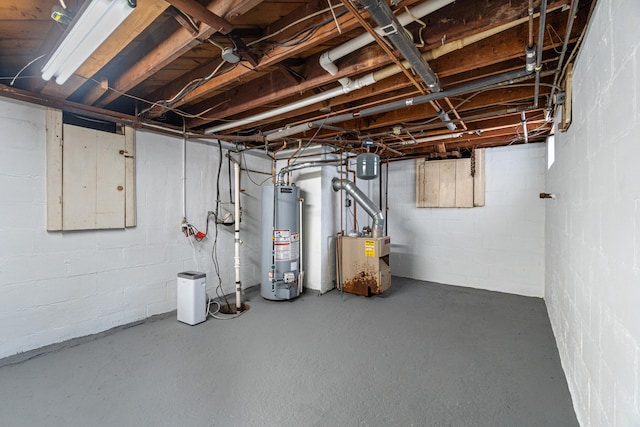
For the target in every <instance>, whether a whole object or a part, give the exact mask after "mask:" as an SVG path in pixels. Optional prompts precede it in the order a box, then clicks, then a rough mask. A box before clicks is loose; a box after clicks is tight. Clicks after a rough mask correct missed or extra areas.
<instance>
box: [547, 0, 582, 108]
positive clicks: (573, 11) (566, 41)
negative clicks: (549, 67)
mask: <svg viewBox="0 0 640 427" xmlns="http://www.w3.org/2000/svg"><path fill="white" fill-rule="evenodd" d="M578 1H579V0H574V1H573V2H572V4H571V11H570V12H569V18H568V21H567V29H566V32H565V34H564V41H563V43H562V53H561V54H560V59H559V60H558V66H557V67H556V73H555V76H554V77H553V86H551V94H550V95H549V102H548V104H547V108H549V107H550V106H551V103H552V102H553V95H554V94H555V92H556V85H557V84H558V78H559V77H560V71H561V70H562V65H563V63H564V56H565V55H566V53H567V47H568V46H569V38H570V37H571V30H572V28H573V21H574V18H575V17H576V14H577V13H578Z"/></svg>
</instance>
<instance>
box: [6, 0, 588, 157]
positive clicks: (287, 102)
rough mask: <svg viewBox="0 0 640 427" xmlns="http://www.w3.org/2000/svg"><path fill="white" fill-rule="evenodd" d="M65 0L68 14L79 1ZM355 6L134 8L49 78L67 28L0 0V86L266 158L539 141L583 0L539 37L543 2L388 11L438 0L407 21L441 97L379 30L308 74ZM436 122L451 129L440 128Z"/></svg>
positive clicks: (289, 2)
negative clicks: (529, 59) (262, 150)
mask: <svg viewBox="0 0 640 427" xmlns="http://www.w3.org/2000/svg"><path fill="white" fill-rule="evenodd" d="M65 3H66V6H67V8H68V9H70V10H71V11H74V10H75V11H77V10H79V9H80V7H81V6H82V2H81V1H74V0H66V2H65ZM367 3H371V2H365V1H362V3H361V2H359V1H355V0H354V1H349V0H316V1H295V0H280V1H268V0H263V1H261V0H217V1H209V2H208V1H196V0H170V1H167V2H165V1H163V0H138V2H137V7H136V9H135V11H134V12H133V13H132V14H131V15H130V16H129V17H128V18H127V20H126V21H125V22H124V23H123V24H122V25H121V26H120V27H119V28H118V29H117V30H116V31H115V32H114V33H113V34H112V35H111V36H110V37H109V38H108V39H107V40H106V41H105V42H104V43H103V44H102V45H101V46H100V47H99V48H98V50H96V51H95V52H94V53H93V54H92V56H90V57H89V59H88V60H87V61H85V63H84V64H83V65H82V66H81V67H80V68H79V69H78V70H77V71H76V72H75V74H74V75H72V76H71V78H69V80H67V81H66V82H65V83H64V84H63V85H58V84H56V83H55V81H54V79H52V80H50V81H44V80H43V79H42V78H41V69H42V67H43V66H44V63H45V62H46V60H47V57H48V55H50V54H51V52H52V51H53V50H54V49H55V47H56V45H57V43H59V41H60V40H61V38H62V37H63V34H64V32H65V30H66V28H67V27H66V26H65V25H63V24H61V23H59V22H56V21H54V20H53V19H52V18H51V17H50V16H51V11H52V8H53V7H54V6H58V7H60V4H61V3H60V2H58V1H54V0H48V1H43V0H4V1H2V2H0V77H1V78H2V80H1V81H0V84H1V86H0V89H1V90H0V93H1V94H2V95H4V96H8V97H12V98H18V99H23V100H27V101H31V102H36V103H41V104H45V105H51V106H55V107H59V108H62V109H64V110H66V111H70V112H74V113H76V114H83V115H87V116H90V117H98V118H113V119H117V120H123V121H127V122H129V123H133V124H134V125H136V126H139V127H144V126H154V127H155V126H158V125H160V126H162V127H164V128H166V129H174V130H175V131H180V132H182V131H183V129H186V130H188V131H189V132H190V134H191V135H192V136H198V135H204V134H205V133H206V134H209V135H212V136H218V137H219V138H220V139H223V140H226V141H240V142H242V143H244V144H246V145H249V146H264V145H265V144H268V146H269V148H271V149H273V150H275V149H278V148H281V147H282V146H283V145H284V144H285V142H286V143H287V144H288V146H296V145H297V144H299V143H301V142H302V143H308V142H309V141H311V142H312V143H318V144H327V145H330V146H334V147H337V148H338V149H346V150H358V149H360V146H361V143H362V141H363V140H364V139H366V138H370V139H371V140H373V142H374V144H375V145H376V147H375V149H376V150H377V152H378V153H379V154H381V156H383V157H389V158H411V157H416V156H423V157H428V158H441V157H446V156H456V155H465V153H466V154H468V153H470V151H471V149H473V148H476V147H489V146H501V145H511V144H521V143H525V139H526V142H529V143H534V142H543V141H544V140H545V138H546V137H547V136H548V135H549V134H550V133H551V132H552V131H553V126H552V123H553V115H554V114H556V113H558V112H559V111H560V109H558V108H557V105H556V103H561V102H562V101H561V99H562V95H563V94H564V92H565V90H566V87H565V86H566V81H567V74H568V73H567V71H568V70H570V67H569V66H568V65H569V64H570V63H571V62H572V61H573V60H574V59H575V56H576V53H577V51H578V49H579V44H580V41H581V39H582V37H583V35H584V31H585V28H586V25H587V23H588V20H589V17H590V14H591V11H592V9H593V3H595V0H582V1H580V2H578V1H577V0H548V2H547V4H546V8H547V10H546V12H547V13H546V19H545V21H544V26H543V27H542V34H540V31H539V30H540V21H539V13H540V9H541V0H533V1H529V0H482V1H480V0H457V1H450V2H446V1H442V0H435V1H434V0H425V1H416V0H413V1H412V0H405V1H395V0H394V1H391V2H387V3H386V4H387V5H388V6H389V7H390V8H391V9H392V10H393V13H394V14H395V15H402V14H407V13H409V14H410V15H412V13H410V12H407V11H408V10H413V9H414V8H415V7H416V6H420V5H421V4H423V3H429V4H434V5H436V4H438V6H435V7H434V9H435V10H434V11H433V12H431V13H429V14H427V15H426V16H424V17H422V18H419V19H418V18H417V17H412V18H411V22H410V23H409V24H407V25H406V26H405V28H406V34H407V37H408V38H409V39H411V40H412V43H411V44H412V45H413V46H416V48H417V49H418V51H419V52H420V53H421V54H423V55H422V56H423V57H425V58H426V60H427V62H428V66H429V67H430V68H431V70H432V71H433V72H434V73H435V74H436V75H437V78H438V79H439V88H438V89H440V90H439V91H433V88H430V87H429V86H428V85H427V84H426V83H425V82H424V81H423V80H422V79H421V77H420V76H418V75H417V74H415V73H414V72H413V71H412V70H411V69H410V68H409V69H406V66H405V65H403V63H402V60H403V57H402V55H401V54H400V52H399V51H398V49H397V48H396V47H395V46H394V45H393V44H391V43H390V42H389V41H388V40H387V38H386V37H377V39H378V40H373V41H372V42H371V43H369V44H367V45H366V46H364V47H361V48H359V49H357V50H355V51H353V52H351V53H348V54H346V55H345V56H343V57H341V58H339V59H337V60H335V66H336V67H337V73H336V74H335V75H331V74H330V73H328V72H327V71H325V69H323V68H322V67H321V66H320V62H319V60H320V57H321V55H322V54H323V53H324V52H327V51H328V50H331V49H332V48H335V47H336V46H339V45H342V44H343V43H345V42H348V41H349V40H352V39H354V38H355V37H357V36H359V35H361V34H363V33H366V32H367V31H371V29H372V28H374V27H377V26H378V24H377V23H376V22H375V21H374V20H373V19H372V17H371V16H370V14H369V13H368V10H367V8H366V7H364V5H366V4H367ZM374 3H375V2H374ZM440 4H442V5H441V7H439V6H440ZM530 11H532V14H531V13H530ZM414 18H415V19H414ZM568 28H570V32H569V34H567V29H568ZM541 36H542V40H543V43H542V49H541V50H542V57H541V58H540V67H539V85H538V87H537V89H536V84H535V82H536V72H535V71H534V72H531V73H526V72H525V71H524V70H525V63H526V58H525V51H526V48H527V46H528V45H529V44H530V42H533V43H534V44H538V43H539V40H540V37H541ZM372 39H373V37H372ZM533 50H536V49H535V48H534V49H533ZM223 52H224V53H225V54H224V55H223ZM223 57H225V58H227V59H231V60H232V61H231V62H229V61H225V60H224V59H223ZM237 57H239V58H240V61H239V62H237V63H233V59H234V58H237ZM398 64H399V65H398ZM381 70H392V71H391V72H389V73H387V74H388V76H386V75H385V76H384V78H380V79H379V80H378V81H376V82H375V83H373V84H371V85H368V86H366V87H362V88H359V89H354V90H351V91H348V93H345V91H340V88H342V84H341V83H340V82H339V79H343V80H341V81H342V82H345V81H346V80H344V79H345V78H349V79H350V81H351V82H355V81H358V79H361V80H362V78H363V76H367V75H368V74H370V73H372V72H373V73H377V74H380V71H381ZM506 73H509V74H506ZM516 73H517V74H516ZM514 76H515V77H514ZM554 82H555V86H554ZM490 83H494V84H493V85H491V84H490ZM496 83H498V84H496ZM336 91H340V93H338V94H337V95H336V96H333V97H327V94H330V93H336ZM536 93H538V97H537V102H535V101H536V97H535V94H536ZM557 94H559V95H560V97H557V96H555V95H557ZM552 95H554V96H552ZM323 98H327V99H323ZM318 99H322V100H321V101H316V100H318ZM303 101H306V102H303ZM291 105H292V106H293V107H291V108H288V106H291ZM376 107H381V108H376ZM439 110H441V113H440V116H439V115H438V114H437V111H439ZM443 113H447V115H448V118H449V122H450V123H449V128H453V125H455V129H448V128H447V123H446V121H443V117H444V116H443ZM523 114H524V115H523ZM445 119H446V118H445ZM523 119H525V120H526V124H524V123H523ZM452 124H453V125H452ZM525 129H526V131H525Z"/></svg>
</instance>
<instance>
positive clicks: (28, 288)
mask: <svg viewBox="0 0 640 427" xmlns="http://www.w3.org/2000/svg"><path fill="white" fill-rule="evenodd" d="M0 295H2V297H1V298H0V316H1V315H3V314H11V313H16V312H23V311H27V310H29V309H33V308H34V307H35V301H36V295H37V293H36V292H35V284H34V283H21V284H19V285H8V286H3V287H2V288H0Z"/></svg>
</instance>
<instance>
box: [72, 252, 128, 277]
mask: <svg viewBox="0 0 640 427" xmlns="http://www.w3.org/2000/svg"><path fill="white" fill-rule="evenodd" d="M67 264H68V270H67V271H68V274H69V275H70V276H75V275H82V274H89V273H97V272H100V271H108V270H115V269H118V268H121V267H122V249H119V248H117V249H101V250H92V251H85V252H71V253H69V254H68V255H67Z"/></svg>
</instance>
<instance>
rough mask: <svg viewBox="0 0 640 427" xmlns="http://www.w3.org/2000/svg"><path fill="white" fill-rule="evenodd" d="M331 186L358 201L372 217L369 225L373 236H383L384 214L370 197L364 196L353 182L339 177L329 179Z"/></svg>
mask: <svg viewBox="0 0 640 427" xmlns="http://www.w3.org/2000/svg"><path fill="white" fill-rule="evenodd" d="M331 187H332V188H333V191H340V190H341V189H342V190H344V191H346V192H347V194H349V195H350V196H351V197H353V200H355V201H356V202H358V204H359V205H360V206H362V208H363V209H364V210H365V212H366V213H367V214H369V216H370V217H371V218H372V219H373V224H372V226H371V229H372V235H373V237H382V236H383V233H384V216H383V215H382V211H381V210H380V209H378V207H377V206H376V205H375V204H374V203H373V202H372V201H371V199H369V198H368V197H367V196H365V194H364V193H363V192H362V191H360V189H359V188H358V187H356V185H355V184H354V183H353V182H351V181H345V180H343V179H340V178H333V180H331Z"/></svg>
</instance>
